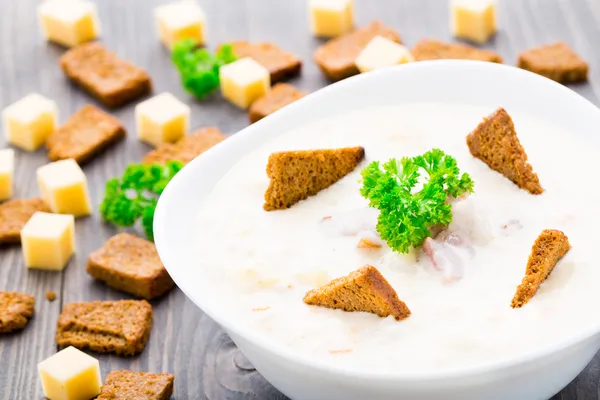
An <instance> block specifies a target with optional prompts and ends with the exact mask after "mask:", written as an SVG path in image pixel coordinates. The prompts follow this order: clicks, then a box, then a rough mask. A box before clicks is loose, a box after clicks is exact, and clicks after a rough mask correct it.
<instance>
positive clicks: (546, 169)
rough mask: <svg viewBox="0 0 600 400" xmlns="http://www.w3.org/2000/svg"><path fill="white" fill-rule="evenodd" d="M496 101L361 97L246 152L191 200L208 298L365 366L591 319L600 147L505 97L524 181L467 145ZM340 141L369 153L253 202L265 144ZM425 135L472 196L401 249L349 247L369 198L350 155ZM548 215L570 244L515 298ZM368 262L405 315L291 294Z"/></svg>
mask: <svg viewBox="0 0 600 400" xmlns="http://www.w3.org/2000/svg"><path fill="white" fill-rule="evenodd" d="M493 111H494V109H493V108H485V107H476V106H466V105H464V106H462V105H461V106H459V105H447V104H433V103H419V104H408V105H396V106H391V107H386V108H376V109H369V110H362V111H360V112H352V113H349V114H345V115H338V116H334V117H332V118H329V119H325V120H322V121H318V122H316V123H312V124H308V125H305V126H301V127H299V128H297V129H296V130H294V131H291V132H286V133H285V134H282V135H281V136H279V137H278V138H276V139H275V140H272V141H270V142H268V143H266V144H265V145H264V146H262V147H261V148H259V149H258V150H256V151H254V152H252V153H250V154H248V155H247V156H245V157H244V158H243V159H242V160H241V161H239V162H238V163H237V164H236V165H235V166H234V167H233V168H232V169H231V171H230V172H229V173H228V174H227V175H226V176H225V177H224V178H223V179H222V180H221V181H220V182H219V184H218V185H217V186H216V188H215V189H214V191H213V192H212V194H211V195H210V196H209V198H208V199H207V200H206V202H205V203H203V205H202V209H201V212H200V214H199V217H198V221H197V224H198V238H197V240H196V242H195V243H197V247H198V259H199V265H198V266H197V268H198V273H199V274H200V276H201V277H202V279H203V281H205V282H210V284H209V285H207V286H208V287H207V288H206V290H209V291H210V292H211V293H212V296H214V297H216V298H218V300H219V308H218V309H217V312H220V313H224V314H227V315H228V319H230V320H235V321H236V324H239V325H242V326H244V327H245V328H247V329H252V330H255V331H256V332H258V333H259V334H260V335H263V336H264V337H266V338H268V339H269V340H270V341H272V342H278V343H280V344H282V345H286V346H289V348H290V349H293V350H294V351H297V352H298V353H302V354H304V355H309V356H310V357H313V358H317V359H321V360H323V361H325V362H328V363H331V364H340V365H344V366H346V367H348V366H349V367H355V368H360V369H368V370H371V371H373V370H384V371H410V372H418V371H439V370H447V369H453V368H460V367H467V366H475V365H478V364H482V363H488V362H494V361H499V360H501V359H506V358H509V357H513V356H516V355H519V354H523V353H524V352H527V351H534V350H536V349H541V348H543V347H546V346H549V345H551V344H553V343H557V342H558V341H560V340H562V339H567V338H568V337H569V336H571V335H573V334H576V333H577V332H580V331H581V330H583V329H586V328H589V327H591V326H592V325H594V324H596V323H598V322H600V315H598V312H597V307H598V306H597V305H598V304H600V290H598V286H599V282H600V268H599V266H598V265H597V263H596V261H595V260H596V258H597V253H596V251H597V249H598V234H597V229H598V227H599V225H598V221H599V219H600V189H598V184H597V181H598V177H597V171H598V167H597V165H598V164H597V163H598V160H599V159H600V155H599V154H598V151H597V150H596V149H595V148H594V146H591V145H589V144H587V143H586V142H584V141H583V140H582V139H579V138H576V137H574V136H573V135H571V134H570V132H568V131H563V130H561V129H559V128H557V127H555V126H552V125H550V124H548V123H547V122H545V121H544V120H542V119H538V118H534V117H532V116H529V115H527V114H522V113H519V112H516V111H515V112H513V110H510V109H507V111H508V112H509V113H510V114H511V115H512V117H513V120H514V122H515V125H516V129H517V133H518V137H519V138H520V140H521V143H522V144H523V146H524V148H525V150H526V151H527V153H528V155H529V161H530V162H531V164H532V166H533V169H534V171H536V172H537V174H538V176H539V178H540V181H541V184H542V186H543V187H544V189H545V192H544V193H543V194H542V195H539V196H534V195H531V194H529V193H528V192H527V191H525V190H521V189H519V188H518V187H517V186H516V185H515V184H513V183H512V182H510V181H509V180H507V179H506V178H505V177H504V176H502V175H500V174H499V173H497V172H494V171H492V170H490V169H489V168H488V166H487V165H486V164H484V163H483V162H482V161H480V160H478V159H475V158H473V157H472V156H471V154H470V153H469V149H468V148H467V145H466V141H465V138H466V135H467V134H468V133H469V132H471V131H472V130H473V129H474V128H475V127H476V126H477V124H478V123H479V122H480V121H481V120H482V118H483V117H485V116H487V115H489V114H490V113H491V112H493ZM348 146H363V147H364V148H365V152H366V160H365V161H364V162H363V163H361V164H360V165H359V167H358V168H356V169H355V171H354V172H353V173H351V174H350V175H348V176H346V177H345V178H343V179H342V180H341V181H339V182H338V183H336V184H335V185H333V186H331V187H330V188H328V189H326V190H324V191H322V192H320V193H319V194H317V195H316V196H313V197H310V198H309V199H307V200H305V201H302V202H300V203H298V204H296V205H294V206H293V207H291V208H290V209H287V210H282V211H273V212H266V211H264V210H263V203H264V193H265V190H266V189H267V186H268V184H269V180H268V178H267V176H266V173H265V167H266V164H267V159H268V156H269V154H271V153H272V152H274V151H281V150H298V149H318V148H337V147H348ZM434 147H437V148H440V149H442V150H444V151H445V152H446V153H447V154H450V155H452V156H454V157H455V158H456V159H457V161H458V165H459V167H460V169H461V171H462V172H468V173H469V174H470V175H471V177H472V178H473V180H474V182H475V193H474V194H473V195H471V196H470V197H468V198H467V199H465V200H459V201H455V202H454V204H453V208H454V221H453V223H452V224H451V225H450V226H449V227H448V228H447V229H446V230H445V231H444V232H442V234H440V235H439V236H438V237H437V238H436V239H435V240H429V241H428V242H427V248H426V249H418V250H416V251H414V252H412V253H411V254H408V255H402V254H398V253H395V252H393V251H391V250H390V249H389V248H388V247H387V246H386V245H385V244H384V245H383V247H382V248H381V249H378V250H372V249H361V248H357V243H358V242H359V240H360V239H361V238H364V237H367V238H372V239H373V240H379V239H378V236H377V234H376V231H375V223H376V219H377V215H378V211H377V210H373V209H369V208H368V207H367V201H366V200H365V199H364V198H363V197H361V195H360V193H359V189H360V182H359V181H360V171H361V169H362V168H364V167H365V166H366V165H367V163H368V162H370V161H373V160H380V161H387V160H388V159H389V158H391V157H396V158H400V157H403V156H415V155H419V154H422V153H424V152H425V151H427V150H429V149H431V148H434ZM324 217H331V218H326V219H324ZM546 228H549V229H559V230H562V231H563V232H565V234H566V235H567V236H568V237H569V240H570V242H571V245H572V249H571V251H570V252H569V253H568V254H567V255H566V256H565V257H564V258H563V259H562V261H561V262H560V263H559V264H558V265H557V267H556V268H555V270H554V272H553V273H552V274H551V275H550V277H549V278H548V280H547V281H546V282H545V283H544V284H543V285H542V286H541V288H540V290H539V291H538V293H537V294H536V295H535V296H534V297H533V299H532V300H531V301H530V302H529V303H528V304H526V305H525V306H524V307H523V308H521V309H512V308H511V307H510V304H511V299H512V297H513V295H514V293H515V288H516V286H517V285H518V284H519V283H520V282H521V279H522V278H523V275H524V272H525V266H526V264H527V259H528V257H529V254H530V251H531V247H532V244H533V242H534V240H535V239H536V237H537V236H538V235H539V233H540V232H541V231H542V230H543V229H546ZM425 250H426V251H425ZM365 264H371V265H373V266H375V267H376V268H378V269H379V271H380V272H381V273H382V274H383V276H385V278H386V279H387V280H388V281H389V283H390V284H391V285H392V286H393V287H394V289H395V290H396V292H397V293H398V297H399V298H400V299H401V300H403V301H404V302H405V303H406V304H407V306H408V307H409V308H410V309H411V311H412V315H411V316H410V317H409V318H408V319H406V320H403V321H400V322H399V321H396V320H394V319H393V318H392V317H389V318H380V317H378V316H376V315H374V314H369V313H362V312H354V313H351V312H344V311H340V310H332V309H327V308H322V307H316V306H308V305H306V304H305V303H304V302H303V297H304V294H305V293H306V292H307V291H308V290H310V289H313V288H315V287H318V286H321V285H323V284H325V283H327V282H328V281H329V280H331V279H333V278H336V277H340V276H344V275H346V274H348V273H349V272H351V271H353V270H356V269H358V268H359V267H361V266H364V265H365Z"/></svg>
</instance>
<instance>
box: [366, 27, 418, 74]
mask: <svg viewBox="0 0 600 400" xmlns="http://www.w3.org/2000/svg"><path fill="white" fill-rule="evenodd" d="M412 61H414V59H413V57H412V55H411V54H410V51H408V49H407V48H406V47H404V46H402V45H401V44H398V43H396V42H394V41H392V40H390V39H387V38H384V37H382V36H375V37H374V38H373V39H372V40H371V41H370V42H369V44H367V45H366V46H365V48H364V49H363V51H362V52H361V53H360V54H359V56H358V57H357V58H356V61H355V63H356V67H357V68H358V70H359V71H360V72H369V71H373V70H374V69H378V68H385V67H391V66H393V65H398V64H404V63H408V62H412Z"/></svg>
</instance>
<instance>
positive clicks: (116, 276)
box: [86, 233, 175, 300]
mask: <svg viewBox="0 0 600 400" xmlns="http://www.w3.org/2000/svg"><path fill="white" fill-rule="evenodd" d="M86 271H87V272H88V274H90V275H91V276H92V277H94V278H96V279H98V280H101V281H103V282H105V283H106V284H107V285H108V286H110V287H112V288H115V289H118V290H122V291H124V292H127V293H130V294H132V295H134V296H137V297H142V298H144V299H148V300H150V299H153V298H155V297H159V296H162V295H163V294H165V293H166V292H167V291H169V290H170V289H171V288H172V287H173V286H174V285H175V283H174V282H173V280H172V279H171V277H170V276H169V274H168V273H167V270H166V269H165V267H164V266H163V264H162V262H161V261H160V258H159V257H158V253H157V252H156V246H154V243H151V242H149V241H147V240H145V239H142V238H139V237H137V236H135V235H131V234H129V233H120V234H118V235H116V236H113V237H112V238H110V239H109V240H108V242H106V244H105V245H104V247H103V248H101V249H99V250H96V251H95V252H93V253H92V254H90V256H89V259H88V263H87V267H86Z"/></svg>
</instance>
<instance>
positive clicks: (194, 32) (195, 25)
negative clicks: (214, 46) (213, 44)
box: [154, 0, 206, 48]
mask: <svg viewBox="0 0 600 400" xmlns="http://www.w3.org/2000/svg"><path fill="white" fill-rule="evenodd" d="M154 18H155V19H156V25H157V26H158V34H159V36H160V40H161V41H162V42H163V43H164V44H165V46H167V47H168V48H172V47H173V45H174V44H175V43H176V42H177V41H179V40H181V39H194V40H196V41H197V42H198V44H201V45H203V44H204V43H205V41H206V38H205V32H206V17H205V16H204V12H203V11H202V9H201V8H200V6H199V5H198V3H196V2H195V1H194V0H182V1H176V2H174V3H169V4H165V5H162V6H159V7H156V8H155V9H154Z"/></svg>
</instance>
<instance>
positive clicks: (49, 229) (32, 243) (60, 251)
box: [21, 211, 75, 271]
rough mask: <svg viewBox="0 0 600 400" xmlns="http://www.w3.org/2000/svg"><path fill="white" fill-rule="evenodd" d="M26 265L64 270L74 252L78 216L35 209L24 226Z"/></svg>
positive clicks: (23, 243)
mask: <svg viewBox="0 0 600 400" xmlns="http://www.w3.org/2000/svg"><path fill="white" fill-rule="evenodd" d="M21 247H22V249H23V257H24V259H25V265H26V266H27V268H38V269H48V270H56V271H61V270H63V269H64V268H65V267H66V266H67V263H68V262H69V260H70V259H71V256H72V255H73V253H74V252H75V218H74V217H73V216H72V215H64V214H50V213H45V212H39V211H38V212H36V213H35V214H33V216H32V217H31V218H30V219H29V221H27V223H26V224H25V226H23V229H21Z"/></svg>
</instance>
